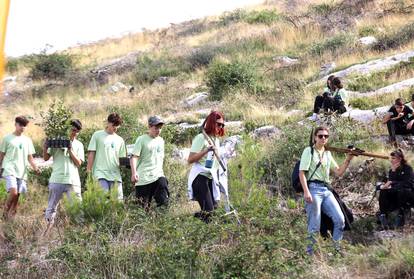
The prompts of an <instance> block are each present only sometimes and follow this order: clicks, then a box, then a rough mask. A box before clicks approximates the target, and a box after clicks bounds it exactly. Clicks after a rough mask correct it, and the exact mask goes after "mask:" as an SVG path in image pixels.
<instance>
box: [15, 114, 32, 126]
mask: <svg viewBox="0 0 414 279" xmlns="http://www.w3.org/2000/svg"><path fill="white" fill-rule="evenodd" d="M14 121H15V122H16V123H18V124H19V125H20V126H23V127H26V126H27V124H29V119H27V118H26V116H23V115H19V116H17V117H16V118H15V119H14Z"/></svg>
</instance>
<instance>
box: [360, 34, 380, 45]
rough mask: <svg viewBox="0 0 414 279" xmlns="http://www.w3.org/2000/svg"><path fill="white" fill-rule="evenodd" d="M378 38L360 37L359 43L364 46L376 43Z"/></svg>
mask: <svg viewBox="0 0 414 279" xmlns="http://www.w3.org/2000/svg"><path fill="white" fill-rule="evenodd" d="M377 41H378V40H377V39H376V38H375V37H373V36H366V37H362V38H359V39H358V43H360V44H361V45H364V46H369V45H372V44H374V43H376V42H377Z"/></svg>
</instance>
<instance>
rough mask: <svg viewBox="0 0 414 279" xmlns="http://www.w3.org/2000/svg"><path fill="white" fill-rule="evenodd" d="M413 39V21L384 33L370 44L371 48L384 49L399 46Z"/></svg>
mask: <svg viewBox="0 0 414 279" xmlns="http://www.w3.org/2000/svg"><path fill="white" fill-rule="evenodd" d="M413 39H414V23H409V24H407V25H405V26H403V27H402V28H399V29H398V30H396V31H394V32H393V33H391V34H389V33H388V34H384V35H383V36H382V37H380V38H379V39H378V42H377V43H375V44H373V45H372V49H373V50H377V51H384V50H387V49H391V48H397V47H401V46H403V45H405V44H407V43H409V42H410V41H412V40H413Z"/></svg>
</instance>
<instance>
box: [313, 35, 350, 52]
mask: <svg viewBox="0 0 414 279" xmlns="http://www.w3.org/2000/svg"><path fill="white" fill-rule="evenodd" d="M350 41H351V40H350V37H349V36H347V35H346V34H339V35H335V36H333V37H331V38H328V39H326V40H324V41H323V42H320V43H315V44H313V45H312V46H311V47H310V50H309V51H310V53H311V54H312V55H322V54H323V53H325V52H326V51H330V52H337V51H338V50H339V49H340V48H342V47H344V46H345V45H347V44H348V43H349V42H350Z"/></svg>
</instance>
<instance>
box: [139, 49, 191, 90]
mask: <svg viewBox="0 0 414 279" xmlns="http://www.w3.org/2000/svg"><path fill="white" fill-rule="evenodd" d="M189 69H190V67H189V65H188V64H187V63H185V61H183V59H182V58H179V57H171V56H167V55H161V56H160V57H158V58H153V57H151V56H149V55H143V56H139V57H138V59H137V65H136V67H135V72H134V75H135V80H136V81H137V82H138V83H152V82H154V81H155V80H156V79H157V78H159V77H161V76H165V77H173V76H177V75H178V74H180V73H181V72H188V71H189Z"/></svg>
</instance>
